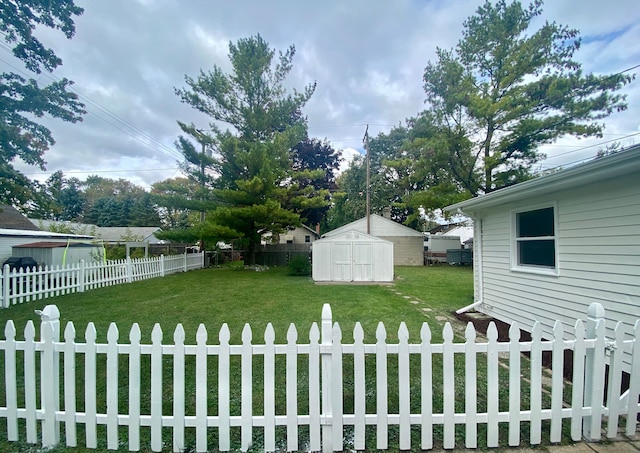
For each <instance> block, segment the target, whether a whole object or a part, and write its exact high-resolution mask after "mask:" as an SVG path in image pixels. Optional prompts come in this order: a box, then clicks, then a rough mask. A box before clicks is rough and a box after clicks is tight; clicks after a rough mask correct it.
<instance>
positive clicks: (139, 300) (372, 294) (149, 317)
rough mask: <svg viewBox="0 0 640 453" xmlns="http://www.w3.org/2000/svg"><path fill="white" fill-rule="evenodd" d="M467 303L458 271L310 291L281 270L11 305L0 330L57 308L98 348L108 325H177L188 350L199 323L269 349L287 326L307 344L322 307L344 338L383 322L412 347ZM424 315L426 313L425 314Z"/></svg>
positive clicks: (209, 274)
mask: <svg viewBox="0 0 640 453" xmlns="http://www.w3.org/2000/svg"><path fill="white" fill-rule="evenodd" d="M396 292H401V293H402V295H398V294H396ZM403 296H407V297H409V299H407V298H405V297H403ZM472 299H473V282H472V271H471V269H470V268H465V267H447V266H441V267H408V266H404V267H396V281H395V282H394V284H393V285H324V284H322V285H317V284H315V283H314V282H313V281H312V280H311V278H309V277H295V276H290V275H288V273H287V269H286V268H274V269H270V270H268V271H266V272H254V271H245V270H231V269H224V268H223V269H204V270H199V271H191V272H188V273H186V274H182V273H181V274H174V275H171V276H168V277H165V278H157V279H152V280H145V281H142V282H135V283H131V284H126V285H118V286H111V287H108V288H101V289H97V290H93V291H88V292H85V293H76V294H70V295H66V296H61V297H57V298H50V299H43V300H41V301H35V302H29V303H25V304H21V305H15V306H12V307H11V308H10V309H8V310H0V322H1V323H2V325H4V324H5V323H6V321H7V320H9V319H12V320H13V321H14V323H15V324H16V328H17V330H18V334H19V335H21V333H22V330H23V328H24V325H25V323H26V322H27V320H29V319H31V320H34V322H35V323H36V326H37V325H38V324H39V317H38V316H37V315H36V314H35V313H34V310H35V309H41V308H42V307H44V306H45V305H47V304H56V305H57V306H58V308H59V309H60V315H61V317H60V320H61V323H62V327H63V328H64V325H65V324H66V323H67V322H68V321H71V322H73V323H74V325H75V327H76V331H77V332H78V333H79V334H80V333H81V332H83V331H84V328H85V327H86V325H87V324H88V323H89V322H93V323H94V324H95V325H96V329H97V331H98V338H99V339H103V340H104V339H105V338H106V331H107V328H108V326H109V324H110V323H111V322H115V323H116V324H117V325H118V328H119V331H120V338H126V337H128V335H127V334H128V331H129V329H130V328H131V325H132V324H133V323H134V322H136V323H138V324H139V325H140V328H141V330H142V333H143V339H145V338H146V339H147V340H148V338H149V335H150V333H151V329H152V328H153V325H154V324H155V323H159V324H160V325H161V327H162V329H163V332H164V333H165V338H167V333H168V332H173V329H174V328H175V326H176V324H177V323H182V325H183V327H184V328H185V331H186V334H187V342H190V343H195V333H196V330H197V328H198V326H199V324H200V323H203V324H204V325H205V326H206V327H207V331H208V332H209V338H210V341H212V342H215V341H216V337H217V332H218V331H219V329H220V326H221V325H222V324H223V323H227V324H228V325H229V328H230V330H231V334H232V340H231V341H232V342H236V343H239V342H240V335H241V331H242V328H243V327H244V324H245V323H249V324H250V325H251V327H252V330H253V337H254V339H255V341H256V342H259V341H261V340H260V339H261V338H262V334H263V332H264V329H265V327H266V325H267V323H269V322H270V323H272V324H273V327H274V329H275V331H276V342H285V341H286V330H287V328H288V326H289V324H290V323H294V324H295V325H296V328H297V329H298V333H299V336H300V337H302V338H306V337H307V334H308V331H309V328H310V327H311V324H312V323H313V322H318V323H319V322H320V316H321V311H322V306H323V304H325V303H328V304H330V305H331V309H332V311H333V318H334V321H337V322H338V323H339V324H340V326H341V327H342V330H343V335H344V336H345V337H346V336H347V333H348V332H350V331H351V330H352V329H353V325H354V324H355V322H357V321H359V322H360V323H361V324H362V326H363V328H364V329H365V332H366V334H367V339H368V340H374V339H375V336H374V333H375V328H376V326H377V324H378V322H381V321H382V322H384V323H385V326H386V327H387V331H388V332H394V333H395V332H396V331H397V329H398V326H399V325H400V323H401V322H402V321H404V322H406V324H407V327H408V328H409V332H410V333H411V335H412V336H414V335H415V336H416V339H417V338H418V337H417V335H418V334H419V331H420V327H421V325H422V323H423V322H425V321H426V322H429V323H430V324H431V325H432V327H433V328H434V334H436V335H439V332H437V331H438V330H439V327H438V328H436V326H438V325H439V324H441V323H439V322H437V321H436V320H435V316H438V315H441V314H450V313H451V312H452V311H453V310H456V309H458V308H460V307H463V306H465V305H468V304H469V303H471V302H472ZM409 300H416V301H419V304H411V303H409ZM423 308H431V309H432V310H433V311H431V312H425V311H423V310H422V309H423ZM436 332H437V333H436ZM389 337H391V336H389ZM349 338H351V336H350V335H349Z"/></svg>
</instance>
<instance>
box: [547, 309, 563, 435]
mask: <svg viewBox="0 0 640 453" xmlns="http://www.w3.org/2000/svg"><path fill="white" fill-rule="evenodd" d="M553 340H554V341H553V349H552V359H551V360H552V365H551V373H552V375H551V433H550V435H549V440H551V442H560V441H561V440H562V400H563V394H562V393H563V382H564V381H563V378H564V374H563V373H564V347H563V344H562V342H563V340H564V329H563V327H562V323H561V322H560V321H556V322H555V323H554V325H553Z"/></svg>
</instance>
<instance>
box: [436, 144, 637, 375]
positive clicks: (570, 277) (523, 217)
mask: <svg viewBox="0 0 640 453" xmlns="http://www.w3.org/2000/svg"><path fill="white" fill-rule="evenodd" d="M639 174H640V146H637V145H636V146H633V147H631V148H629V149H628V150H624V151H620V152H618V153H616V154H613V155H610V156H606V157H602V158H598V159H594V160H592V161H590V162H588V163H586V164H583V165H579V166H575V167H572V168H568V169H565V170H561V171H559V172H556V173H552V174H549V175H546V176H542V177H539V178H535V179H531V180H528V181H525V182H522V183H520V184H516V185H514V186H511V187H507V188H504V189H500V190H496V191H495V192H491V193H489V194H486V195H481V196H479V197H476V198H473V199H470V200H466V201H463V202H460V203H457V204H454V205H452V206H449V207H447V208H446V210H448V211H449V212H452V213H458V214H464V215H466V216H468V217H471V218H472V219H473V220H474V226H475V235H474V242H473V248H474V250H473V260H474V280H475V281H474V283H475V303H474V304H473V305H471V306H469V307H464V308H463V309H462V310H464V309H471V308H475V310H477V311H479V312H482V313H484V314H487V315H489V316H492V317H494V318H496V319H499V320H501V321H504V322H506V323H509V324H511V323H512V322H514V321H517V322H518V325H519V326H520V327H521V328H522V329H524V330H528V331H530V330H531V328H532V327H533V325H534V323H535V322H536V321H539V322H540V323H541V327H542V332H543V336H546V337H551V336H552V334H553V325H554V323H555V321H556V320H559V321H561V322H562V323H563V324H564V328H565V335H567V336H569V337H570V336H571V335H570V333H571V332H572V329H573V326H574V325H575V322H576V320H577V319H582V320H584V319H585V318H586V314H587V310H588V308H589V305H590V304H591V303H592V302H599V303H600V304H601V305H602V306H603V307H604V309H605V313H606V325H607V330H608V334H609V335H611V336H612V335H613V328H614V326H615V325H616V323H617V322H621V323H622V326H623V329H624V330H625V332H626V333H627V334H628V335H629V336H628V337H627V338H631V332H632V331H633V328H634V324H635V322H636V320H638V319H640V278H639V276H640V182H639V180H638V175H639ZM625 363H626V366H629V363H630V357H629V355H627V356H626V357H625Z"/></svg>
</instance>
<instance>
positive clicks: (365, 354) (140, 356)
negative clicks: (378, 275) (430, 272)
mask: <svg viewBox="0 0 640 453" xmlns="http://www.w3.org/2000/svg"><path fill="white" fill-rule="evenodd" d="M590 315H591V316H590V317H589V318H588V319H587V322H586V324H585V323H583V321H581V320H579V321H577V323H576V325H575V331H574V332H575V339H573V340H563V333H564V332H563V328H562V325H561V324H560V323H559V322H558V323H556V326H555V329H554V334H555V336H554V338H553V339H542V338H541V337H540V329H539V326H538V325H536V326H535V327H534V329H533V332H532V340H531V341H524V342H522V341H520V340H519V329H518V327H517V325H515V324H514V325H513V326H512V327H511V330H510V341H508V342H498V341H497V336H498V335H497V331H496V328H495V326H494V325H492V326H490V328H489V330H488V333H487V340H480V339H478V338H476V333H475V330H474V328H473V325H471V324H469V325H468V326H467V328H466V331H465V341H463V342H454V331H453V329H452V327H451V325H450V324H449V323H447V324H446V325H445V327H444V329H443V341H442V343H433V342H432V341H431V331H430V328H429V326H428V325H427V324H426V323H425V324H424V325H423V327H422V330H421V332H420V340H419V341H418V342H415V343H410V342H409V335H408V332H407V328H406V326H405V325H404V323H403V324H401V326H400V328H399V330H398V333H397V335H398V336H397V343H389V342H387V340H386V338H387V333H386V330H385V327H384V325H383V324H382V323H380V324H379V325H378V328H377V330H376V333H375V336H376V342H375V343H372V344H365V343H364V332H363V329H362V327H361V326H360V324H359V323H357V324H356V325H355V328H354V331H353V343H343V342H342V331H341V329H340V326H339V325H338V324H337V323H335V324H333V321H332V315H331V309H330V307H329V305H325V306H324V308H323V311H322V320H321V325H320V328H319V327H318V325H317V324H316V323H314V324H313V325H312V327H311V329H310V332H309V342H308V343H299V342H298V334H297V330H296V328H295V326H294V325H293V324H292V325H291V326H290V328H289V330H288V332H287V335H286V338H287V341H286V343H285V344H275V332H274V329H273V328H272V326H271V325H270V324H269V325H268V326H267V328H266V331H265V333H264V343H260V344H254V343H253V342H252V331H251V328H250V326H249V325H245V327H244V329H243V331H242V342H241V344H230V341H229V340H230V336H231V334H230V331H229V329H228V327H227V325H226V324H223V326H222V327H221V329H220V332H219V335H218V343H217V344H210V343H208V341H207V340H208V333H207V331H206V329H205V327H204V325H200V327H199V329H198V331H197V334H196V337H195V344H185V332H184V329H183V328H182V326H181V325H180V324H179V325H178V326H177V328H176V329H175V331H174V334H173V343H172V344H168V343H163V342H162V339H163V333H162V330H161V328H160V326H159V325H156V326H155V327H154V328H153V331H152V332H151V337H150V338H151V342H150V343H148V344H143V343H141V338H142V333H141V331H140V328H139V327H138V325H137V324H134V325H133V327H132V328H131V331H130V333H129V342H128V343H122V342H119V341H118V339H119V333H118V328H117V326H116V325H115V324H112V325H111V326H110V328H109V329H108V332H107V335H106V343H100V342H98V341H97V340H96V339H97V332H96V329H95V327H94V326H93V324H89V326H88V327H87V329H86V331H85V334H84V341H83V342H82V341H79V340H78V339H77V338H76V331H75V327H74V325H73V324H72V323H68V324H67V326H66V328H65V329H64V335H63V339H62V340H61V339H60V325H59V311H58V309H57V307H56V306H55V305H48V306H46V307H45V309H44V310H43V311H42V312H41V316H42V322H41V332H40V339H39V340H38V339H36V329H35V327H34V324H33V322H32V321H29V322H28V323H27V325H26V328H25V330H24V340H19V339H17V338H16V329H15V327H14V324H13V322H12V321H8V322H7V324H6V328H5V340H0V351H2V356H1V358H2V359H3V362H4V382H3V386H4V387H3V388H2V389H0V390H1V391H2V392H1V393H3V394H4V396H5V398H4V399H5V405H4V406H2V407H0V418H2V419H5V421H6V427H7V438H8V440H9V441H18V440H23V441H26V442H28V443H32V444H35V443H38V442H39V441H41V443H42V446H43V447H52V446H55V445H58V444H59V443H60V442H61V427H62V425H63V426H64V437H63V439H64V440H63V442H64V443H66V445H67V446H69V447H75V446H77V445H78V438H79V437H84V445H85V446H86V447H87V448H97V446H98V442H99V439H100V442H104V437H106V445H107V448H109V449H117V448H119V447H121V446H123V445H128V448H129V450H131V451H138V450H139V449H140V446H141V439H145V438H146V439H149V440H148V442H149V443H150V447H151V449H152V450H153V451H162V450H163V445H164V444H163V438H164V440H165V441H167V444H168V445H172V447H170V448H172V449H173V451H176V452H178V451H184V450H185V448H187V446H188V447H189V448H194V449H195V451H198V452H204V451H208V450H210V449H214V450H215V449H219V450H221V451H228V450H230V449H231V448H232V447H233V445H232V439H236V441H237V444H236V445H235V447H237V448H239V449H241V450H242V451H247V450H248V449H249V448H250V447H251V446H252V445H253V446H254V447H258V448H262V449H264V450H265V451H276V450H280V449H282V450H284V449H286V450H287V451H296V450H300V449H305V450H310V451H319V450H323V451H327V452H328V451H341V450H344V449H345V448H353V449H356V450H362V449H364V448H365V446H367V447H368V448H373V447H374V448H376V449H380V450H385V449H387V448H389V437H390V431H391V430H395V431H394V432H395V433H396V434H395V435H396V439H397V447H396V448H399V449H401V450H405V449H410V448H420V449H424V450H428V449H432V448H434V440H435V443H436V444H438V443H441V445H435V446H442V447H444V448H446V449H450V448H454V447H456V446H460V445H456V437H458V438H462V437H463V438H464V447H466V448H477V447H478V440H479V438H480V437H481V435H482V436H483V437H484V438H485V439H486V446H487V447H497V446H499V445H504V440H505V439H504V438H503V439H502V440H501V439H500V436H501V435H503V436H506V437H507V444H508V445H509V446H516V445H519V444H520V443H521V442H524V443H528V444H531V445H537V444H540V443H542V439H543V438H545V439H547V441H549V442H552V443H554V442H560V441H561V438H562V431H563V421H564V429H565V432H567V430H568V431H570V437H571V439H573V440H580V439H581V438H582V437H583V436H585V437H586V438H587V439H590V440H598V439H600V436H601V432H602V431H601V430H602V428H603V426H604V425H605V423H604V421H603V420H604V419H605V418H606V431H605V432H604V433H605V436H606V437H609V438H611V437H616V436H617V435H618V429H619V423H620V424H621V425H622V427H623V428H624V432H625V433H626V434H627V435H633V434H635V433H636V429H637V417H638V410H639V405H638V396H639V393H640V380H639V379H638V378H637V377H638V376H640V346H639V345H638V341H637V339H638V335H639V334H640V320H639V321H638V322H636V324H635V331H634V336H633V337H632V338H631V339H626V340H625V339H623V338H624V337H623V334H622V329H621V328H620V325H618V328H617V329H616V330H615V332H616V333H615V337H614V338H605V322H604V318H603V316H604V310H602V307H601V306H599V304H593V305H592V307H590ZM565 349H570V350H572V351H573V364H572V367H573V377H574V378H573V383H572V385H570V386H568V387H567V385H568V384H567V383H566V382H565V381H564V380H563V375H562V369H563V365H564V364H563V360H564V359H563V357H564V354H563V353H564V350H565ZM625 350H628V351H631V352H632V361H633V362H632V373H631V376H635V379H631V388H630V389H629V390H628V391H626V392H625V393H624V394H623V395H622V396H621V395H620V391H619V389H620V377H621V374H622V355H623V352H624V351H625ZM545 351H548V352H549V353H550V354H552V369H551V371H550V374H551V378H550V379H551V382H550V383H549V384H548V385H547V384H544V382H543V379H542V376H543V375H547V374H548V372H547V371H543V368H542V355H543V353H544V352H545ZM522 353H527V354H528V355H529V356H530V363H529V365H528V367H523V366H522V365H523V362H524V360H523V359H522ZM500 357H502V358H500ZM302 358H304V359H305V360H301V359H302ZM607 359H608V360H607ZM505 360H506V365H508V371H507V373H508V376H506V377H505V376H501V374H502V370H504V365H505ZM347 363H349V364H350V366H349V367H347V366H345V365H346V364H347ZM366 363H369V365H372V366H367V365H366ZM481 363H482V364H485V365H486V370H484V371H482V372H480V371H479V370H480V369H483V368H484V366H482V367H481V366H480V364H481ZM605 363H609V364H610V366H609V368H608V392H607V394H606V395H605V391H604V387H605V386H604V381H605V370H606V367H605ZM79 364H81V365H82V366H79ZM99 364H103V365H104V370H106V371H104V375H102V374H101V373H100V372H97V371H96V370H97V369H100V367H99V366H98V365H99ZM301 364H304V365H301ZM392 364H393V366H392ZM392 368H393V369H394V370H395V371H394V372H393V373H391V372H390V371H391V369H392ZM347 369H349V370H352V371H351V373H345V370H347ZM122 370H125V371H124V372H123V371H122ZM168 370H170V371H168ZM256 370H259V371H258V372H256ZM278 370H282V372H279V371H278ZM525 370H526V371H525ZM212 372H213V373H212ZM212 375H213V376H214V377H212ZM185 376H187V377H185ZM233 376H237V377H234V378H232V377H233ZM481 376H483V379H481V378H480V377H481ZM485 376H486V377H485ZM412 377H413V379H412ZM391 380H395V385H394V386H393V387H394V389H395V390H394V391H393V392H390V391H389V388H391V386H390V384H391ZM440 380H441V384H440V385H439V386H436V385H435V383H436V381H440ZM256 382H259V383H260V384H259V385H257V384H256ZM525 382H526V384H527V385H526V387H527V388H528V389H529V390H528V392H524V391H523V389H524V388H525V385H524V383H525ZM506 386H508V392H507V394H505V392H504V388H505V387H506ZM98 387H100V388H101V389H102V390H101V391H100V392H98V391H97V388H98ZM38 388H39V389H40V392H39V393H38V392H37V390H36V389H38ZM105 389H106V390H105ZM303 389H304V391H303ZM481 389H482V390H481ZM616 389H617V391H616ZM347 393H348V394H349V395H350V396H349V397H347ZM278 395H279V397H278ZM462 395H464V396H462ZM258 397H261V398H258ZM605 397H606V398H605ZM163 399H167V400H169V401H164V402H163ZM436 401H440V402H439V403H438V404H436ZM523 401H526V404H525V403H523ZM214 402H215V403H214ZM461 402H462V403H461ZM163 403H164V404H163ZM346 407H350V409H349V410H345V408H346ZM303 408H304V409H303ZM391 408H394V409H393V410H392V409H391ZM500 425H502V427H503V428H502V429H501V428H500ZM505 425H507V426H508V429H506V430H505V429H504V426H505ZM524 425H527V426H528V428H527V429H526V430H525V431H526V432H527V433H528V436H527V438H523V426H524ZM79 426H80V427H79ZM145 430H146V437H145V436H141V433H144V432H145ZM301 431H302V432H303V435H301ZM79 433H82V434H83V435H81V434H79ZM185 433H188V434H189V435H190V436H191V438H192V439H191V440H189V439H186V435H185ZM102 436H103V437H102ZM187 437H188V436H187ZM303 437H304V439H303ZM256 439H259V442H261V443H263V444H262V445H256ZM374 441H375V443H374ZM187 442H189V443H187ZM213 442H215V444H212V443H213ZM347 444H348V445H347ZM235 447H234V448H235Z"/></svg>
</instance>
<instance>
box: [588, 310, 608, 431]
mask: <svg viewBox="0 0 640 453" xmlns="http://www.w3.org/2000/svg"><path fill="white" fill-rule="evenodd" d="M604 317H605V311H604V307H603V306H602V305H601V304H599V303H598V302H593V303H592V304H591V305H589V309H588V311H587V323H586V332H585V334H586V335H585V338H586V339H587V340H594V345H593V347H590V348H587V351H586V354H585V367H584V404H583V407H585V408H587V407H591V415H589V416H586V417H584V419H583V425H582V433H583V436H584V437H585V438H586V439H587V440H590V441H596V440H599V439H600V426H601V425H600V424H601V419H602V399H603V396H604V390H603V389H604Z"/></svg>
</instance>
